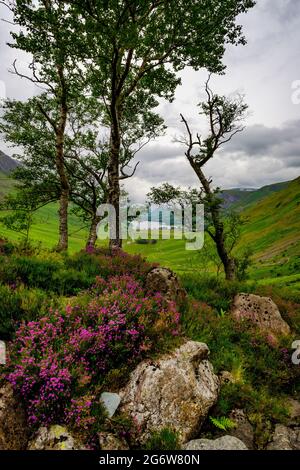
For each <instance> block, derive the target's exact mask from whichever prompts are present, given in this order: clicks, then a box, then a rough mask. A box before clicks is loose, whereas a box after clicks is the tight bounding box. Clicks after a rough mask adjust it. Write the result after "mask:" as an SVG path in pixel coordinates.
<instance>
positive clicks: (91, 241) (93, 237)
mask: <svg viewBox="0 0 300 470" xmlns="http://www.w3.org/2000/svg"><path fill="white" fill-rule="evenodd" d="M100 220H101V217H98V216H97V215H94V217H93V219H92V222H91V226H90V231H89V236H88V240H87V243H86V248H89V247H92V248H95V245H96V241H97V225H98V223H99V222H100Z"/></svg>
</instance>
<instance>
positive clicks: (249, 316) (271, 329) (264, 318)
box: [232, 294, 290, 341]
mask: <svg viewBox="0 0 300 470" xmlns="http://www.w3.org/2000/svg"><path fill="white" fill-rule="evenodd" d="M232 316H233V318H235V319H236V320H238V321H243V320H250V321H251V322H252V323H253V324H254V325H255V326H256V327H257V328H258V329H259V330H260V331H261V332H262V333H266V334H269V335H270V341H271V340H272V341H273V338H272V334H274V335H275V336H276V335H288V334H289V333H290V327H289V325H288V324H287V323H286V322H285V321H284V320H283V318H282V317H281V315H280V312H279V310H278V307H277V305H276V304H275V303H274V302H273V300H272V299H271V298H270V297H260V296H259V295H254V294H238V295H236V296H235V299H234V303H233V307H232Z"/></svg>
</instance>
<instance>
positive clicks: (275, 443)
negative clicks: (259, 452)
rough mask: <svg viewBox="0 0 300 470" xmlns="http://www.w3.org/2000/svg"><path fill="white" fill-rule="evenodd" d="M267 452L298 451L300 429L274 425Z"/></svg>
mask: <svg viewBox="0 0 300 470" xmlns="http://www.w3.org/2000/svg"><path fill="white" fill-rule="evenodd" d="M267 450H300V427H296V428H292V427H287V426H283V425H282V424H276V426H275V431H274V434H273V437H272V441H271V442H270V443H269V444H268V446H267Z"/></svg>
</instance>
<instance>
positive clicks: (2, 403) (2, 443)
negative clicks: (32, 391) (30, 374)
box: [0, 382, 29, 450]
mask: <svg viewBox="0 0 300 470" xmlns="http://www.w3.org/2000/svg"><path fill="white" fill-rule="evenodd" d="M28 437H29V435H28V426H27V423H26V414H25V410H24V408H23V406H22V403H21V401H20V400H19V399H18V397H16V395H15V393H14V391H13V388H12V386H11V385H10V383H8V382H7V383H5V384H4V385H2V386H1V387H0V450H24V449H26V446H27V442H28Z"/></svg>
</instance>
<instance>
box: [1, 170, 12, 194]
mask: <svg viewBox="0 0 300 470" xmlns="http://www.w3.org/2000/svg"><path fill="white" fill-rule="evenodd" d="M14 185H15V182H14V180H13V179H11V178H9V177H8V176H7V175H6V174H5V173H3V172H2V171H0V200H1V198H2V197H3V196H4V195H5V194H7V193H9V192H10V191H11V190H12V189H13V187H14Z"/></svg>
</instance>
